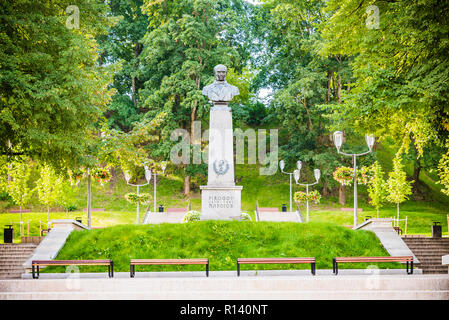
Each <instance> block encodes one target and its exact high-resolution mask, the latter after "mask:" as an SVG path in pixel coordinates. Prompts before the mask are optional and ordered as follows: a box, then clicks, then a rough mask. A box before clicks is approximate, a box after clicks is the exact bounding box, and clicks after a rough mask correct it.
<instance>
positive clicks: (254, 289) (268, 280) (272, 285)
mask: <svg viewBox="0 0 449 320" xmlns="http://www.w3.org/2000/svg"><path fill="white" fill-rule="evenodd" d="M302 271H304V273H303V274H302V275H300V276H253V274H254V271H243V272H242V274H241V276H240V277H237V276H236V275H235V272H232V274H233V276H217V273H214V272H211V274H210V277H209V278H206V277H205V275H204V273H202V276H197V277H170V278H165V277H160V278H159V277H156V278H153V277H152V278H148V277H146V278H143V277H139V278H133V279H130V278H112V279H108V278H103V279H98V278H97V279H76V278H72V279H44V278H40V279H37V280H35V279H29V280H23V279H22V280H7V281H0V299H58V300H59V299H156V300H157V299H187V300H192V299H201V300H203V299H205V300H209V299H282V300H289V299H294V300H297V299H337V300H341V299H389V300H391V299H445V300H447V299H449V278H448V277H447V275H407V274H404V275H399V274H395V275H376V276H372V275H344V274H341V275H340V274H339V275H338V276H334V275H316V276H312V275H306V273H305V272H306V270H302ZM342 271H343V270H342ZM363 271H364V270H362V272H363ZM401 271H404V270H401ZM404 272H405V271H404ZM265 274H269V272H268V271H267V272H266V273H265ZM43 275H44V274H41V276H43ZM138 275H139V273H137V274H136V276H138ZM71 276H72V277H73V276H74V274H72V275H71ZM128 276H129V275H128Z"/></svg>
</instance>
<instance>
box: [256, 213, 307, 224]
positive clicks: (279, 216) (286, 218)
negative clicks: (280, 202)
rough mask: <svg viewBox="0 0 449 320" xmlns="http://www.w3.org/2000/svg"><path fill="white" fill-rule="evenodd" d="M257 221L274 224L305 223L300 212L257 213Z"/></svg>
mask: <svg viewBox="0 0 449 320" xmlns="http://www.w3.org/2000/svg"><path fill="white" fill-rule="evenodd" d="M256 216H257V221H272V222H303V219H302V216H301V215H300V214H299V213H298V212H269V211H263V212H258V213H256Z"/></svg>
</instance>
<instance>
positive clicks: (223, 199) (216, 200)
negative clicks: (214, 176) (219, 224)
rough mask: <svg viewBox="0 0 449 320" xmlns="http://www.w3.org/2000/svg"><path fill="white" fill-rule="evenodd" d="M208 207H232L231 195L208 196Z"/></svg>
mask: <svg viewBox="0 0 449 320" xmlns="http://www.w3.org/2000/svg"><path fill="white" fill-rule="evenodd" d="M209 208H211V209H218V208H222V209H232V208H234V197H233V196H209Z"/></svg>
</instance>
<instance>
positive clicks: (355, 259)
mask: <svg viewBox="0 0 449 320" xmlns="http://www.w3.org/2000/svg"><path fill="white" fill-rule="evenodd" d="M346 262H407V274H412V273H413V257H412V256H401V257H336V258H334V259H333V265H332V269H333V272H334V274H335V275H337V274H338V264H339V263H346ZM409 263H410V270H409Z"/></svg>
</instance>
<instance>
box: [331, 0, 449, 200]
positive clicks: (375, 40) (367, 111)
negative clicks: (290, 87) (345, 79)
mask: <svg viewBox="0 0 449 320" xmlns="http://www.w3.org/2000/svg"><path fill="white" fill-rule="evenodd" d="M326 10H327V12H328V13H329V14H331V15H332V17H331V18H330V19H329V20H327V21H326V22H325V23H324V24H323V37H324V38H325V39H326V42H325V43H324V44H325V45H324V46H323V52H324V53H326V54H342V55H349V56H352V57H353V61H352V63H351V65H352V69H353V73H354V76H355V81H354V83H352V84H351V91H350V92H346V93H345V92H344V94H343V96H342V104H341V105H340V106H339V109H335V110H334V111H335V115H336V117H342V115H344V117H343V118H344V119H345V120H346V121H347V123H355V124H357V130H358V131H362V132H363V131H365V132H366V131H368V132H374V133H376V136H380V137H383V138H386V137H388V136H390V137H393V138H394V139H395V140H396V141H399V142H400V143H401V145H402V146H404V147H408V146H409V145H410V140H411V139H412V140H413V144H414V146H415V147H416V151H417V153H418V155H419V156H422V155H423V152H424V147H425V146H426V145H427V146H428V145H432V144H436V145H439V146H444V143H445V141H446V139H447V137H448V135H449V130H448V129H449V128H448V127H447V126H446V125H445V124H447V123H449V109H448V108H447V101H448V99H449V84H448V82H447V81H445V79H447V78H448V77H449V50H448V49H449V43H448V42H447V41H445V40H443V39H447V38H448V36H449V26H448V24H447V23H446V20H447V13H448V12H449V3H448V2H446V1H438V0H425V1H406V0H399V1H359V0H344V1H340V0H338V1H337V0H330V1H327V7H326ZM376 20H377V21H376ZM373 21H375V22H377V23H374V24H373V23H372V22H373ZM347 35H351V36H349V37H348V36H347ZM446 150H448V149H446ZM448 154H449V151H448ZM439 173H440V177H441V178H442V182H443V185H444V186H445V188H446V191H447V190H449V185H448V184H447V181H449V180H448V179H447V172H446V171H445V170H444V169H443V168H442V167H441V166H440V172H439Z"/></svg>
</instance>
